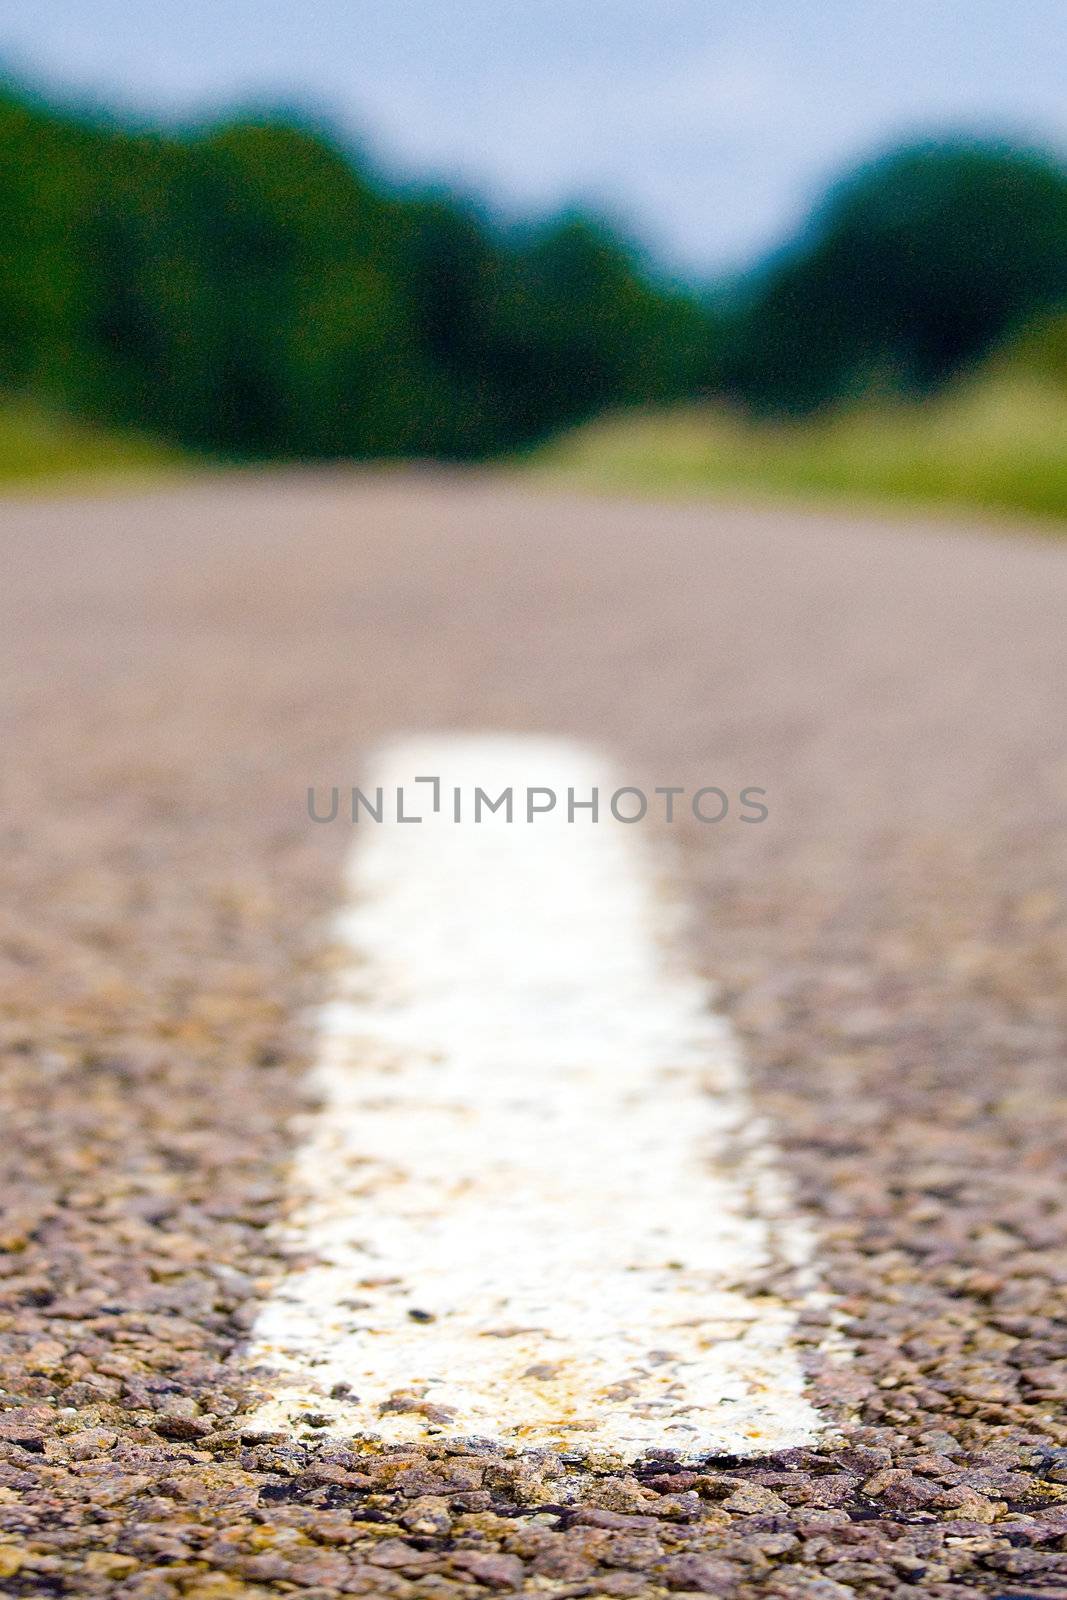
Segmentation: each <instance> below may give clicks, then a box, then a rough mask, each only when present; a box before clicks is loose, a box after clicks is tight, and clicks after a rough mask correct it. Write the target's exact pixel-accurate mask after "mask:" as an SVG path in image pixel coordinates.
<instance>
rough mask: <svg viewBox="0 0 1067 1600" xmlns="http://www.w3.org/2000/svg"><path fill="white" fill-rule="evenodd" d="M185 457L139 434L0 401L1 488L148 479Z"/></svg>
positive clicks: (21, 401)
mask: <svg viewBox="0 0 1067 1600" xmlns="http://www.w3.org/2000/svg"><path fill="white" fill-rule="evenodd" d="M184 459H186V458H185V457H183V456H182V454H181V453H180V452H179V451H177V450H171V449H168V448H166V447H165V446H163V445H160V444H157V443H155V442H154V441H152V440H150V439H146V438H142V437H141V436H140V435H138V434H135V433H127V432H121V431H117V430H111V429H107V428H101V427H97V426H95V425H94V424H92V423H88V422H81V421H78V420H77V419H76V418H73V417H70V416H67V415H65V414H64V413H62V412H59V411H53V410H50V409H49V408H48V407H46V406H43V405H42V404H40V403H39V402H38V401H35V400H29V399H25V398H22V397H16V396H5V397H0V486H9V485H10V486H21V485H25V486H27V487H32V486H35V485H48V484H51V483H52V482H56V481H59V482H64V481H68V480H69V481H71V482H82V481H84V480H86V479H93V478H106V479H112V478H125V477H131V476H133V477H149V476H151V475H153V474H155V473H157V472H160V471H164V470H166V469H168V468H175V467H178V466H180V465H181V463H182V461H183V460H184Z"/></svg>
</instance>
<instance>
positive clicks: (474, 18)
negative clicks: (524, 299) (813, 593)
mask: <svg viewBox="0 0 1067 1600" xmlns="http://www.w3.org/2000/svg"><path fill="white" fill-rule="evenodd" d="M1065 21H1067V19H1065V16H1064V9H1063V0H806V3H805V0H793V3H792V4H784V3H781V0H374V3H370V0H148V3H147V4H144V5H141V6H138V5H135V4H133V3H131V0H40V3H38V4H36V5H27V4H26V0H0V57H2V58H3V59H4V61H5V62H6V63H7V65H8V67H9V68H14V69H15V70H17V71H20V72H22V73H24V74H30V75H32V76H33V77H35V78H36V79H37V80H38V81H42V80H43V81H45V82H47V83H50V84H52V85H56V86H61V87H64V88H71V89H74V90H75V91H77V92H79V93H83V92H89V93H91V94H95V95H97V96H101V95H102V96H105V97H107V98H109V99H110V100H112V101H115V102H118V103H121V104H125V105H128V106H130V107H132V108H136V109H138V110H145V109H148V110H152V111H156V110H163V111H165V112H167V113H168V114H169V113H174V112H177V113H185V112H188V111H191V110H196V111H198V110H201V109H204V108H210V107H221V106H229V105H232V104H234V103H235V102H240V101H242V100H247V99H249V98H263V97H267V98H270V99H272V100H281V101H288V102H290V103H308V104H311V105H312V106H314V107H315V108H316V109H318V110H325V111H327V112H328V113H330V114H331V115H332V116H333V117H334V118H335V119H336V120H337V121H339V122H340V123H342V124H343V126H344V127H345V128H346V129H347V130H348V131H350V132H351V133H352V134H353V135H355V136H357V137H359V138H360V139H362V140H363V142H364V143H365V144H366V145H368V146H369V147H370V149H371V150H372V151H373V152H374V154H375V155H376V157H377V158H378V159H379V160H380V161H382V162H384V163H386V164H387V165H388V166H390V167H392V168H393V169H394V170H396V171H398V172H401V173H407V172H416V173H420V174H430V175H444V176H447V177H448V178H449V179H451V180H452V181H454V182H457V183H459V184H460V185H463V186H467V187H472V188H475V189H477V190H479V191H480V192H481V193H483V194H484V195H486V196H488V197H489V198H490V199H492V200H493V201H494V202H495V203H497V204H498V205H500V206H502V207H505V208H507V209H509V210H514V211H519V212H527V211H531V210H542V209H544V208H546V207H551V206H555V205H558V204H560V203H565V202H568V201H574V200H577V201H585V202H591V203H594V204H596V205H598V206H599V207H600V208H601V209H602V210H607V211H608V212H609V214H611V215H613V216H614V217H615V218H617V219H619V220H621V221H622V222H623V224H624V225H625V226H627V227H628V229H629V231H630V232H631V233H633V234H635V235H636V236H637V237H638V238H640V239H642V240H643V241H645V242H646V243H648V244H649V245H650V246H651V247H652V248H653V249H654V251H655V252H656V253H658V254H659V256H660V257H661V258H662V259H664V260H665V261H667V262H669V263H673V264H674V265H676V266H678V267H679V268H681V269H683V270H686V271H697V272H699V271H702V270H719V269H721V268H723V267H727V268H728V267H730V266H733V265H737V264H741V263H744V262H746V261H748V260H750V259H751V258H752V257H753V256H755V255H757V254H758V253H759V252H760V251H761V250H763V249H765V248H766V247H767V246H768V245H771V244H773V243H775V242H776V241H777V240H778V239H780V238H781V237H782V236H783V234H784V233H786V232H787V231H788V230H789V229H790V227H791V226H793V225H794V224H795V222H796V221H797V219H798V218H799V217H800V216H802V215H803V213H804V211H805V209H806V207H807V206H808V205H809V204H810V201H811V199H812V197H813V196H814V195H815V194H817V193H818V191H819V188H820V187H821V186H822V184H823V183H825V181H826V179H827V178H828V177H830V176H832V175H833V174H834V173H836V172H837V171H839V170H840V169H841V168H842V167H843V166H847V165H848V164H849V163H850V162H852V161H853V160H855V159H856V158H857V157H859V156H862V155H865V154H868V153H870V152H871V151H872V150H873V149H877V148H878V147H879V146H881V145H883V144H885V143H887V142H890V141H892V140H896V139H899V138H902V137H906V136H907V135H909V134H914V133H916V132H919V131H928V130H930V129H931V128H933V129H945V128H953V129H957V128H962V129H967V130H993V131H1000V132H1008V133H1012V134H1018V135H1021V136H1023V137H1027V138H1031V139H1036V140H1038V141H1040V142H1043V143H1045V144H1051V145H1053V146H1055V147H1059V148H1060V149H1067V26H1065Z"/></svg>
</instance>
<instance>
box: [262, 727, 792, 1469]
mask: <svg viewBox="0 0 1067 1600" xmlns="http://www.w3.org/2000/svg"><path fill="white" fill-rule="evenodd" d="M423 774H439V775H441V777H442V780H443V785H444V791H443V796H442V806H441V811H440V813H439V814H438V815H437V816H436V817H429V818H428V819H427V820H426V821H424V822H423V823H422V824H419V825H412V826H404V825H398V824H396V823H395V822H388V821H387V822H384V823H382V824H381V825H378V824H373V823H367V822H366V821H364V822H363V823H361V824H360V828H359V831H358V836H357V839H356V843H355V845H354V847H353V850H352V854H351V857H350V864H349V869H348V880H347V885H346V903H345V905H344V908H343V910H342V912H341V914H340V917H339V920H338V926H337V935H338V943H339V947H340V949H341V951H342V961H341V969H340V972H339V975H338V979H337V987H336V995H335V998H334V1000H333V1001H332V1003H331V1004H330V1005H329V1006H327V1007H326V1008H325V1010H324V1011H323V1014H322V1016H321V1018H320V1023H319V1029H320V1032H319V1055H318V1060H317V1062H316V1064H315V1067H314V1070H313V1074H312V1087H313V1089H314V1091H315V1092H316V1094H317V1095H318V1097H319V1098H320V1100H321V1109H320V1110H319V1111H317V1112H316V1113H315V1115H314V1116H313V1118H312V1119H311V1121H310V1124H309V1126H308V1127H307V1129H306V1134H305V1137H304V1140H303V1143H302V1145H301V1147H300V1149H299V1151H298V1154H297V1157H296V1161H295V1167H294V1172H293V1179H292V1193H293V1209H292V1213H291V1216H290V1217H289V1219H288V1222H287V1224H286V1229H285V1234H286V1239H287V1242H288V1244H289V1245H290V1247H291V1248H292V1250H293V1252H294V1259H293V1262H292V1265H291V1267H290V1269H289V1271H288V1272H287V1274H286V1276H285V1277H284V1279H283V1281H282V1282H281V1283H280V1284H279V1286H278V1287H277V1289H276V1290H275V1292H274V1294H273V1296H272V1298H271V1299H270V1300H269V1301H268V1302H267V1303H266V1305H265V1306H264V1307H263V1309H262V1312H261V1314H260V1317H259V1320H258V1323H257V1325H256V1328H255V1331H254V1336H253V1340H252V1347H251V1350H250V1353H249V1354H250V1360H251V1361H253V1362H254V1363H256V1364H258V1365H261V1366H263V1367H265V1368H269V1369H270V1370H271V1372H272V1374H273V1376H272V1379H271V1383H272V1395H273V1398H272V1400H271V1401H270V1403H269V1404H268V1405H267V1406H266V1407H265V1408H264V1410H263V1411H262V1412H261V1414H260V1421H261V1423H262V1424H263V1425H266V1426H278V1425H281V1426H285V1427H290V1426H297V1427H298V1426H300V1424H301V1422H302V1421H306V1420H307V1419H308V1417H311V1418H312V1419H313V1420H315V1421H316V1422H317V1423H318V1425H320V1426H321V1425H322V1421H323V1420H324V1419H328V1421H329V1424H330V1426H332V1427H333V1428H334V1429H338V1430H341V1431H346V1432H349V1433H352V1434H357V1435H359V1436H362V1437H365V1438H371V1439H380V1440H382V1441H385V1442H389V1443H397V1442H411V1441H418V1440H422V1439H425V1438H427V1437H438V1438H439V1437H443V1436H452V1435H460V1436H464V1437H470V1436H475V1437H480V1438H488V1439H492V1440H493V1441H495V1442H497V1443H499V1444H502V1445H505V1446H507V1445H512V1446H520V1447H527V1446H551V1447H554V1448H557V1449H561V1450H564V1451H568V1452H573V1453H576V1454H579V1455H583V1456H587V1457H588V1456H590V1455H594V1456H602V1457H605V1458H610V1457H621V1458H624V1459H628V1460H630V1459H634V1458H636V1457H638V1456H640V1455H642V1454H644V1453H646V1452H648V1451H650V1450H652V1451H655V1450H663V1451H670V1452H673V1453H674V1454H676V1455H677V1456H678V1457H679V1458H681V1459H687V1460H691V1459H696V1458H699V1457H701V1456H704V1455H707V1454H709V1453H715V1454H720V1453H724V1452H732V1453H744V1454H748V1453H753V1452H760V1451H767V1450H771V1449H780V1448H783V1447H786V1446H790V1445H797V1444H802V1443H806V1442H809V1441H811V1440H812V1439H813V1438H814V1437H815V1436H816V1435H817V1434H818V1433H819V1432H820V1429H821V1421H820V1417H819V1415H818V1414H817V1412H816V1411H815V1409H814V1408H813V1406H812V1404H811V1402H810V1401H809V1399H808V1398H807V1396H806V1394H805V1385H804V1378H803V1374H802V1370H801V1365H800V1361H799V1358H798V1353H797V1350H796V1347H795V1345H794V1342H793V1332H794V1328H795V1321H796V1306H795V1303H791V1302H789V1301H787V1300H785V1299H783V1298H781V1297H780V1293H779V1292H778V1291H777V1290H775V1291H772V1290H771V1289H770V1288H768V1286H767V1285H768V1282H777V1283H780V1282H781V1281H789V1282H790V1284H791V1286H792V1293H793V1295H794V1299H795V1297H796V1296H797V1295H798V1294H800V1293H801V1292H802V1286H803V1285H804V1284H805V1283H807V1284H808V1285H809V1287H810V1277H811V1274H810V1263H811V1260H812V1253H813V1250H812V1239H811V1235H810V1232H809V1229H808V1227H807V1225H806V1224H805V1223H804V1222H803V1221H802V1220H801V1219H799V1218H798V1217H797V1215H796V1214H795V1212H794V1210H793V1209H792V1207H791V1205H790V1204H789V1203H788V1199H787V1196H786V1193H785V1190H784V1188H783V1184H782V1181H781V1178H780V1176H779V1174H778V1171H777V1168H776V1165H775V1160H774V1156H773V1152H772V1150H771V1148H770V1142H769V1139H768V1135H767V1131H766V1129H765V1128H764V1126H763V1125H762V1123H761V1122H760V1121H759V1120H758V1119H757V1118H756V1117H755V1115H754V1113H753V1109H752V1106H751V1104H750V1101H749V1097H748V1093H747V1091H746V1087H745V1083H744V1073H743V1069H742V1062H741V1057H740V1053H739V1050H738V1046H737V1042H736V1040H735V1039H734V1037H733V1035H732V1034H731V1032H730V1030H729V1028H728V1026H727V1025H726V1023H725V1021H724V1020H723V1019H722V1018H721V1017H719V1016H717V1015H716V1014H715V1013H714V1012H713V1011H712V1009H711V1007H710V1000H709V993H708V989H707V987H706V985H705V984H704V983H703V982H702V981H700V980H699V979H698V978H697V977H696V976H695V975H694V974H693V973H692V972H691V971H688V970H687V969H686V968H685V966H684V964H683V963H682V962H681V960H680V955H679V951H680V948H681V944H682V940H681V938H680V932H679V925H678V913H677V907H676V904H675V902H674V900H673V898H672V896H671V894H670V893H669V891H668V888H667V885H666V882H665V875H669V873H670V870H671V867H670V860H669V856H668V855H667V853H666V843H665V840H664V839H663V838H662V837H656V838H655V839H654V841H653V839H652V836H653V834H654V833H655V830H654V829H653V828H652V827H651V825H649V824H644V825H639V826H624V825H621V824H619V823H617V822H614V821H611V820H610V819H609V820H601V821H600V822H599V823H598V824H596V825H594V824H592V823H591V822H590V821H589V820H588V818H587V814H585V813H578V816H579V818H581V819H583V820H578V821H576V822H574V823H569V822H568V821H567V820H566V814H565V808H564V807H561V808H560V809H559V810H557V812H556V813H554V814H552V815H550V816H539V817H537V818H536V819H535V820H534V822H532V823H529V824H528V823H526V822H524V821H519V820H518V819H516V820H515V821H514V822H513V823H511V824H508V823H507V822H506V821H505V820H504V818H503V816H502V815H498V816H497V817H496V818H493V817H486V818H485V819H484V820H483V821H482V823H481V824H479V825H475V824H474V823H473V822H472V821H470V820H467V821H464V822H461V823H459V824H456V823H455V822H454V821H453V820H451V807H450V805H449V803H448V796H449V792H450V788H451V786H453V785H459V786H462V787H463V788H464V789H465V791H466V793H467V794H469V793H471V792H472V790H473V786H474V785H475V784H478V785H481V786H483V787H484V788H486V789H487V790H488V791H489V792H490V793H491V794H494V795H495V794H496V793H497V792H498V790H499V789H500V788H502V787H503V786H505V785H507V784H512V785H515V786H516V787H517V788H524V787H525V786H526V785H528V784H536V785H546V786H551V787H554V788H555V789H556V790H557V791H559V792H560V793H561V795H562V794H565V791H566V790H567V788H568V787H569V786H573V787H574V788H575V790H576V791H577V792H578V793H579V794H585V795H587V794H588V793H589V791H590V790H591V788H592V787H593V786H594V785H599V786H600V788H601V790H602V793H610V792H611V791H612V789H613V788H614V787H615V786H616V785H615V780H614V778H613V775H612V774H611V772H610V770H609V769H608V766H607V764H606V763H604V762H603V761H602V760H600V759H599V758H598V757H597V756H596V755H595V754H591V753H589V752H588V751H586V750H584V749H582V748H579V747H576V746H574V745H572V744H570V743H567V742H564V741H557V740H548V739H537V738H531V737H521V736H495V737H493V736H485V737H469V736H468V737H456V738H443V739H427V740H414V741H408V742H405V743H401V744H397V745H395V746H393V747H391V748H389V749H388V750H386V751H384V752H382V754H381V755H380V756H379V758H378V760H377V762H376V763H375V764H374V765H373V767H372V777H371V785H370V787H373V786H375V785H377V784H379V783H380V784H382V785H383V786H384V788H385V789H386V790H387V791H391V790H393V789H394V788H395V786H396V785H397V784H410V782H411V780H412V778H413V777H414V776H415V775H423ZM411 792H412V793H415V792H416V791H411ZM423 795H424V798H423V801H422V809H423V810H426V809H427V801H428V793H427V791H425V790H424V791H423ZM783 1274H784V1277H783ZM776 1275H777V1276H776ZM798 1286H800V1287H798ZM331 1392H332V1393H331Z"/></svg>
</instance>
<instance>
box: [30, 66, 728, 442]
mask: <svg viewBox="0 0 1067 1600" xmlns="http://www.w3.org/2000/svg"><path fill="white" fill-rule="evenodd" d="M0 228H2V229H3V232H4V236H5V241H6V244H7V249H6V251H5V264H4V267H3V269H2V271H0V384H3V385H5V386H6V387H9V388H16V389H22V390H27V391H31V392H34V393H38V394H41V395H43V396H45V397H47V400H48V401H49V403H51V404H55V405H59V406H65V407H68V408H69V409H71V410H72V411H73V412H75V413H79V414H83V415H88V416H92V417H95V418H99V419H102V420H104V421H106V422H109V423H115V424H119V425H127V424H135V425H138V426H143V427H145V428H147V429H148V430H150V431H152V432H154V433H156V434H158V435H160V436H162V437H166V438H169V439H173V440H176V441H179V442H181V443H183V444H185V445H189V446H193V447H196V448H199V449H205V448H207V449H212V450H216V451H222V452H224V453H228V454H236V455H243V456H252V457H254V456H272V455H282V456H290V457H303V458H312V457H331V456H353V455H354V456H368V455H369V456H388V455H446V456H460V457H462V456H475V455H481V454H485V453H487V452H497V451H501V450H505V449H507V448H510V447H512V446H514V445H516V444H520V443H524V442H526V441H529V440H531V439H533V438H536V437H538V436H539V435H541V434H544V433H545V432H547V431H549V430H551V429H553V428H558V427H560V426H562V425H566V424H568V423H570V422H573V421H575V420H578V419H580V418H582V417H585V416H588V415H590V414H591V412H592V411H593V410H594V409H596V408H597V407H599V406H602V405H604V404H610V403H619V402H621V401H627V400H654V399H658V398H664V397H672V396H673V397H675V398H677V397H680V396H683V395H685V394H687V393H691V392H692V390H693V388H694V386H695V384H696V382H697V376H698V373H699V371H700V369H701V368H702V367H703V366H704V365H706V362H707V353H706V318H705V314H704V313H703V311H702V310H701V308H700V306H699V305H698V304H697V302H696V300H695V299H693V298H692V297H687V296H685V295H682V294H677V293H672V292H670V291H668V290H666V289H664V288H662V287H660V286H659V285H657V284H656V283H654V282H653V281H652V280H651V279H650V278H649V277H648V276H647V275H645V274H644V273H643V271H642V270H641V269H640V267H639V266H638V264H637V263H636V261H635V259H634V258H633V257H632V255H631V254H630V253H629V252H628V251H626V250H625V249H624V248H623V247H622V246H621V245H619V244H618V243H617V242H616V241H614V240H613V239H611V238H610V237H609V236H607V235H606V234H603V233H601V232H598V231H597V230H596V229H595V228H594V227H593V226H592V225H591V224H589V223H586V222H582V221H580V220H577V219H575V220H567V221H565V222H563V223H561V224H560V225H559V226H557V227H554V228H551V229H549V230H546V231H545V232H544V233H542V234H537V235H534V236H530V237H526V236H517V235H509V234H507V233H505V232H504V231H503V230H500V229H498V228H496V227H494V226H493V225H492V224H491V223H490V222H488V221H487V220H486V219H485V218H483V217H482V216H480V215H479V214H478V213H477V212H476V211H474V210H473V209H472V208H468V207H465V206H464V205H462V204H461V203H459V202H458V201H456V200H454V199H452V198H450V197H448V196H445V195H435V194H426V195H410V194H407V195H406V194H401V193H397V192H394V191H391V190H390V189H389V188H388V187H387V186H386V185H384V184H383V183H382V182H381V181H379V180H377V179H375V178H374V177H372V176H371V175H370V174H368V173H367V172H366V171H364V170H363V169H362V168H361V167H360V165H359V164H358V162H357V161H356V159H355V158H354V157H353V155H352V153H351V152H350V151H349V150H347V149H346V148H344V147H343V146H342V145H340V144H339V143H338V142H337V141H335V140H333V139H332V138H331V137H330V136H329V135H328V134H327V133H325V132H323V131H322V130H320V129H317V128H313V127H310V126H301V125H299V124H294V123H292V122H287V121H284V120H280V119H272V118H270V117H261V118H244V119H241V120H239V121H235V122H232V123H230V124H227V125H225V126H222V127H215V128H207V129H202V130H193V131H192V132H189V133H186V134H183V135H179V134H168V135H164V134H162V133H159V132H138V131H136V130H132V129H127V128H124V127H122V126H118V125H115V126H110V125H105V124H102V123H100V122H92V121H87V120H79V119H77V118H73V117H69V116H63V115H59V114H57V113H56V112H55V111H53V110H51V109H49V108H48V107H45V106H42V105H39V104H36V103H34V102H33V101H32V100H30V99H28V98H27V97H25V96H23V95H19V94H17V93H13V92H10V91H8V92H7V93H6V94H5V95H3V96H0Z"/></svg>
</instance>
